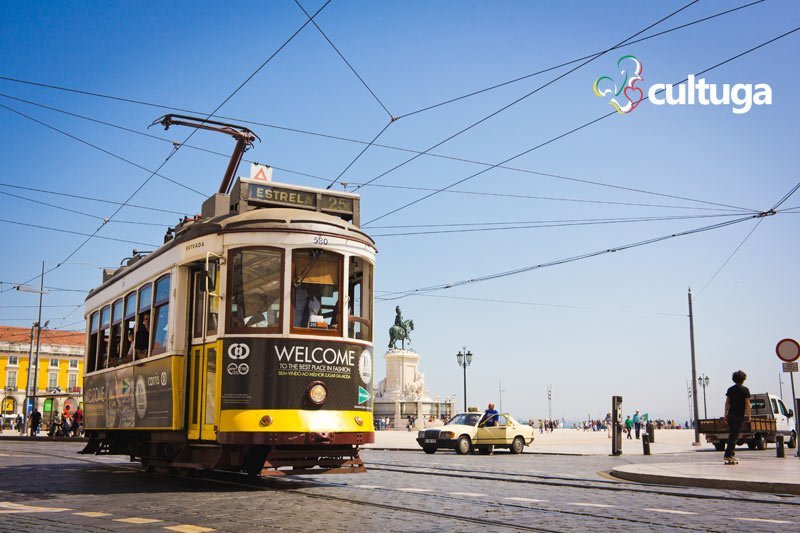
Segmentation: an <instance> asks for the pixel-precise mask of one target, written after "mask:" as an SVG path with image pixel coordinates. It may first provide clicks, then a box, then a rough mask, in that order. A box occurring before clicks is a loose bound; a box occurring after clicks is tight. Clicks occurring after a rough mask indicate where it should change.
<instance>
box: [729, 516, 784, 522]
mask: <svg viewBox="0 0 800 533" xmlns="http://www.w3.org/2000/svg"><path fill="white" fill-rule="evenodd" d="M733 519H734V520H743V521H745V522H767V523H768V524H791V522H790V521H788V520H770V519H769V518H736V517H734V518H733Z"/></svg>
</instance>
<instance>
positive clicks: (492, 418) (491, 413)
mask: <svg viewBox="0 0 800 533" xmlns="http://www.w3.org/2000/svg"><path fill="white" fill-rule="evenodd" d="M497 415H498V413H497V409H495V408H494V404H493V403H490V404H489V408H488V409H486V411H484V412H483V421H484V422H485V424H484V425H486V426H496V425H497Z"/></svg>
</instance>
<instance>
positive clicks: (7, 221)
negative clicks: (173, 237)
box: [0, 218, 159, 292]
mask: <svg viewBox="0 0 800 533" xmlns="http://www.w3.org/2000/svg"><path fill="white" fill-rule="evenodd" d="M0 222H3V223H5V224H14V225H16V226H26V227H29V228H36V229H44V230H49V231H56V232H59V233H68V234H70V235H81V236H84V237H89V236H95V235H96V234H95V233H83V232H81V231H73V230H68V229H63V228H53V227H50V226H42V225H39V224H29V223H27V222H19V221H16V220H8V219H5V218H0ZM97 238H98V239H102V240H106V241H115V242H124V243H127V244H138V245H140V246H151V247H156V246H159V245H158V244H153V243H147V242H140V241H131V240H128V239H118V238H116V237H104V236H99V235H97ZM73 255H74V254H73ZM70 257H72V255H70V256H69V257H67V258H66V259H64V261H62V262H61V263H59V264H60V265H61V264H64V263H65V262H66V261H67V260H68V259H69V258H70ZM53 270H55V268H52V269H50V270H48V271H46V272H45V274H48V273H50V272H52V271H53ZM37 277H38V276H37ZM34 279H36V278H35V277H34V278H31V279H29V280H28V281H26V282H25V283H21V285H25V284H27V283H30V282H31V281H33V280H34ZM0 292H5V291H0Z"/></svg>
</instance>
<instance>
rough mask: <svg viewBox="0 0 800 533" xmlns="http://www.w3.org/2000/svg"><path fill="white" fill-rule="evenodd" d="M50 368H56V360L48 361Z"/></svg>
mask: <svg viewBox="0 0 800 533" xmlns="http://www.w3.org/2000/svg"><path fill="white" fill-rule="evenodd" d="M50 368H58V359H50Z"/></svg>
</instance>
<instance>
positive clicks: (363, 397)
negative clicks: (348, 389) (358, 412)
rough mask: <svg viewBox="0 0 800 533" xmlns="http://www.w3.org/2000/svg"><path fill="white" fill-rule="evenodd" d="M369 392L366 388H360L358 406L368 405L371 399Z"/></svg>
mask: <svg viewBox="0 0 800 533" xmlns="http://www.w3.org/2000/svg"><path fill="white" fill-rule="evenodd" d="M370 397H371V396H370V395H369V392H367V389H365V388H364V387H359V388H358V404H359V405H361V404H362V403H367V400H369V399H370Z"/></svg>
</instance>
